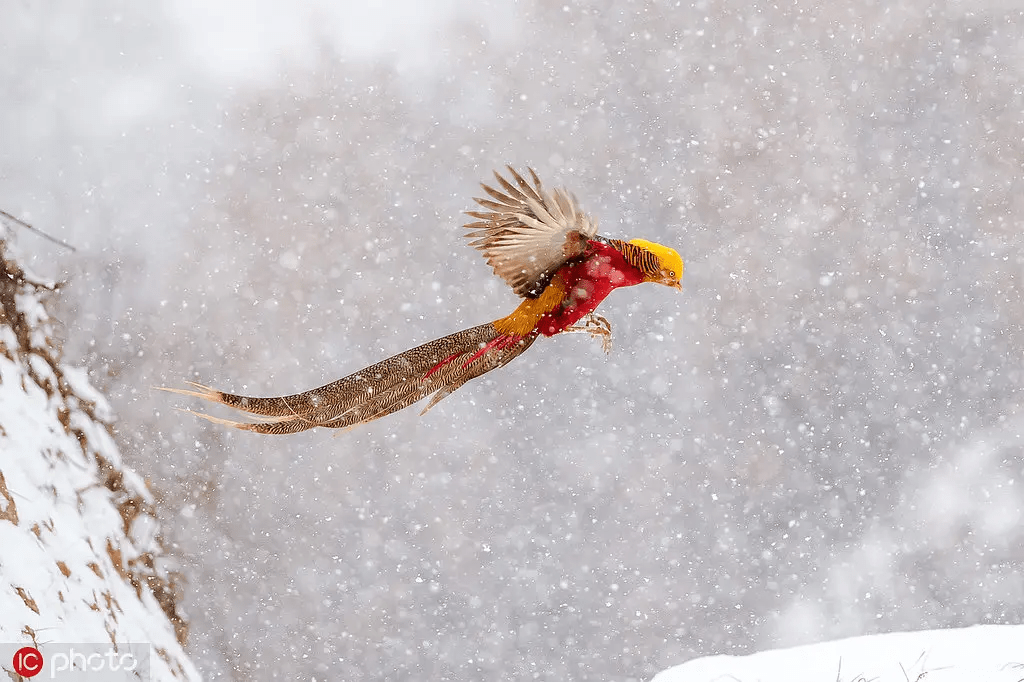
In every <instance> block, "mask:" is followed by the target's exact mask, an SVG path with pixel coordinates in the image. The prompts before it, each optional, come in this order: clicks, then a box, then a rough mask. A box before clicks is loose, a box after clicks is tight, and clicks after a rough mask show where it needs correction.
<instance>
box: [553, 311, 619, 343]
mask: <svg viewBox="0 0 1024 682" xmlns="http://www.w3.org/2000/svg"><path fill="white" fill-rule="evenodd" d="M581 322H582V323H581V324H574V325H573V326H571V327H566V328H565V330H564V331H567V332H586V333H587V334H590V335H591V336H593V337H595V338H599V339H601V350H603V351H604V352H605V353H610V352H611V350H612V324H611V322H609V321H608V320H606V319H605V318H604V317H602V316H600V315H598V314H597V313H590V314H589V315H587V316H586V317H584V318H583V319H582V321H581Z"/></svg>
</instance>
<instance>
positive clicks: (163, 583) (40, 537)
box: [0, 234, 199, 682]
mask: <svg viewBox="0 0 1024 682" xmlns="http://www.w3.org/2000/svg"><path fill="white" fill-rule="evenodd" d="M0 237H2V234H0ZM54 289H55V287H53V286H52V285H50V284H47V283H44V282H40V281H37V280H36V279H35V278H33V277H31V276H30V275H28V274H26V273H25V272H24V271H23V270H22V269H21V267H19V266H18V265H17V263H15V262H14V261H12V260H10V259H9V256H8V254H7V251H6V244H5V243H4V242H3V241H2V239H0V313H2V314H0V548H2V549H0V642H3V643H21V644H23V645H27V646H36V647H37V648H38V649H39V650H40V651H41V652H42V654H43V656H44V658H46V659H47V660H48V659H49V655H52V654H54V653H56V652H57V651H58V650H59V649H60V647H61V646H62V645H66V644H67V643H97V644H101V645H102V644H113V645H114V646H116V647H118V648H119V650H120V651H124V650H125V649H126V648H130V649H133V650H135V651H136V652H138V651H144V650H145V651H148V650H147V649H146V648H145V647H144V646H140V645H144V644H151V645H152V650H151V651H152V655H151V656H150V660H151V669H152V677H151V678H150V679H153V680H165V681H168V680H176V681H179V682H180V681H183V680H197V679H199V675H198V673H197V672H196V670H195V668H194V666H193V665H192V663H191V662H190V661H189V659H188V658H187V657H186V655H185V653H184V651H183V649H182V643H183V642H184V640H185V637H186V634H187V626H186V624H185V622H184V620H183V619H182V618H181V617H180V615H179V614H178V611H177V606H176V602H177V596H176V593H175V583H174V580H173V578H172V576H171V575H170V574H169V573H168V571H167V569H166V567H165V566H163V565H162V552H161V547H160V542H159V539H158V535H157V532H158V529H157V525H156V520H155V517H154V515H153V513H152V509H153V500H152V498H151V496H150V493H149V492H148V490H147V488H146V484H145V483H144V482H143V481H142V480H141V479H140V478H139V477H138V476H136V475H135V474H134V473H132V472H131V471H130V470H129V469H127V468H125V467H124V465H123V463H122V461H121V456H120V454H119V452H118V449H117V447H116V446H115V444H114V441H113V439H112V437H111V434H110V426H109V419H110V413H109V408H108V406H107V404H106V402H105V401H104V399H103V397H102V396H101V395H99V394H98V393H97V392H96V391H95V390H94V389H93V388H92V387H91V386H90V384H89V381H88V379H87V378H86V374H85V372H84V371H83V370H81V369H79V368H75V367H70V366H68V365H65V364H64V363H62V362H61V359H60V353H59V350H57V349H56V348H55V344H54V340H53V335H52V325H51V322H50V320H49V318H48V315H47V312H46V307H45V301H46V299H47V297H48V296H51V295H52V292H53V291H54ZM129 644H133V645H134V646H131V647H129ZM13 667H14V666H13V662H12V656H11V654H10V653H9V652H6V649H5V653H4V656H3V660H0V669H2V670H3V671H4V672H7V673H8V675H9V676H10V677H11V679H19V678H18V677H17V676H16V675H15V674H14V671H13ZM44 672H45V668H44ZM44 676H45V675H44ZM0 677H7V676H5V675H0ZM143 679H145V677H143Z"/></svg>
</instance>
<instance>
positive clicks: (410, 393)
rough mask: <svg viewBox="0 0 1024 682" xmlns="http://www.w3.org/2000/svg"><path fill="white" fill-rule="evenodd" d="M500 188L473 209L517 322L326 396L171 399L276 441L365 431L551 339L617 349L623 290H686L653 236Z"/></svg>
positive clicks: (537, 187) (552, 195)
mask: <svg viewBox="0 0 1024 682" xmlns="http://www.w3.org/2000/svg"><path fill="white" fill-rule="evenodd" d="M508 171H509V179H506V178H505V177H503V176H502V175H501V174H500V173H498V172H495V173H494V177H495V178H496V179H497V187H490V186H488V185H486V184H482V185H481V187H483V190H484V192H485V193H486V194H487V196H486V197H484V198H480V197H477V198H474V201H476V203H477V204H479V205H480V208H481V210H477V211H467V215H469V216H471V217H473V218H475V219H476V220H475V222H471V223H468V224H467V225H466V228H467V229H468V230H469V232H468V233H467V235H466V236H467V237H468V238H470V239H472V240H473V241H472V242H470V245H471V246H473V247H475V248H477V249H478V250H480V251H481V252H482V253H483V256H484V258H485V259H486V260H487V262H488V264H490V266H491V267H492V268H494V272H495V274H497V275H498V276H499V277H501V278H502V279H503V280H505V282H507V283H508V285H509V286H511V287H512V289H513V291H515V293H517V294H518V295H519V296H521V297H522V299H523V300H522V302H521V303H520V304H519V307H517V308H516V309H515V310H514V311H512V314H510V315H508V316H506V317H502V318H500V319H497V320H494V321H493V322H488V323H486V324H482V325H480V326H477V327H473V328H471V329H466V330H464V331H460V332H456V333H454V334H450V335H448V336H445V337H443V338H440V339H437V340H435V341H431V342H430V343H426V344H423V345H422V346H418V347H416V348H413V349H411V350H407V351H405V352H404V353H399V354H398V355H395V356H394V357H390V358H388V359H387V360H383V361H382V362H379V363H377V364H376V365H371V366H370V367H367V368H366V369H363V370H360V371H359V372H356V373H355V374H351V375H349V376H347V377H345V378H343V379H338V380H337V381H334V382H332V383H329V384H326V385H325V386H321V387H320V388H316V389H313V390H311V391H306V392H304V393H296V394H294V395H288V396H281V397H277V398H256V397H249V396H243V395H235V394H233V393H224V392H223V391H218V390H216V389H213V388H210V387H208V386H203V385H201V384H196V383H192V382H189V383H190V384H191V385H192V387H193V389H175V388H166V389H163V390H167V391H171V392H173V393H179V394H182V395H187V396H191V397H195V398H202V399H203V400H207V401H209V402H211V403H219V404H221V405H227V406H228V407H232V408H234V409H236V410H239V411H241V412H246V413H248V414H250V415H253V417H251V418H252V419H253V421H252V422H241V421H232V420H230V419H221V418H219V417H213V416H210V415H207V414H201V413H194V414H196V415H197V416H199V417H203V418H205V419H208V420H210V421H212V422H215V423H218V424H224V425H227V426H233V427H235V428H238V429H242V430H245V431H255V432H256V433H266V434H286V433H298V432H300V431H305V430H307V429H311V428H313V427H315V426H324V427H328V428H348V427H352V426H357V425H359V424H365V423H367V422H370V421H373V420H375V419H379V418H381V417H384V416H386V415H389V414H391V413H393V412H397V411H398V410H401V409H403V408H405V407H408V406H409V405H412V404H413V403H415V402H417V401H419V400H421V399H423V398H425V397H427V396H432V397H431V399H430V401H429V402H428V403H427V406H426V408H425V409H424V410H423V413H426V412H427V410H429V409H430V408H432V407H433V406H434V405H436V404H437V403H438V402H439V401H441V400H442V399H444V398H445V397H447V396H448V395H450V394H451V393H452V392H453V391H455V390H457V389H458V388H460V387H461V386H462V385H463V384H465V383H466V382H467V381H469V380H470V379H475V378H476V377H478V376H480V375H482V374H485V373H487V372H490V371H491V370H493V369H497V368H498V367H503V366H505V365H507V364H508V363H509V362H511V361H512V360H513V359H515V358H516V357H518V356H519V355H521V354H523V353H524V352H525V351H526V349H527V348H529V347H530V346H532V345H533V343H534V341H536V340H537V339H538V338H539V337H541V336H554V335H556V334H561V333H565V332H586V333H588V334H591V335H592V336H595V337H598V338H600V339H601V341H602V345H603V347H604V349H605V351H606V352H607V351H608V349H609V348H610V340H611V325H610V324H609V323H608V321H607V320H606V319H604V318H603V317H601V316H600V315H597V314H596V313H594V309H595V308H597V306H598V304H599V303H601V301H603V300H604V299H605V297H606V296H608V294H609V293H611V291H612V290H613V289H617V288H619V287H626V286H632V285H634V284H640V283H642V282H653V283H655V284H663V285H665V286H669V287H672V288H674V289H681V284H680V281H681V278H682V275H683V260H682V258H680V256H679V254H678V253H677V252H676V251H675V250H674V249H670V248H668V247H666V246H662V245H660V244H655V243H653V242H649V241H646V240H643V239H631V240H629V241H622V240H619V239H609V238H606V237H602V236H599V235H598V234H597V221H596V220H595V219H594V218H593V217H591V216H590V215H588V214H587V213H585V212H584V211H583V210H582V209H581V208H580V205H579V203H578V202H577V200H576V197H575V196H573V195H572V194H570V193H569V192H567V191H566V190H564V189H555V190H554V191H547V190H546V189H544V187H543V186H542V185H541V182H540V179H539V178H538V177H537V174H536V173H535V172H534V171H533V169H532V168H531V169H529V180H527V179H526V178H524V177H523V176H522V175H521V174H520V173H518V172H516V170H515V169H514V168H512V167H511V166H509V167H508Z"/></svg>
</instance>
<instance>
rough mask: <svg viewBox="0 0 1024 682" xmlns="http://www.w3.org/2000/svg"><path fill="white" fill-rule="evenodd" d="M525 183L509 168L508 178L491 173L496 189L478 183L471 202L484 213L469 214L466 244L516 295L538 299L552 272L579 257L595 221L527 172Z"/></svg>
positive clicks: (566, 195) (567, 197)
mask: <svg viewBox="0 0 1024 682" xmlns="http://www.w3.org/2000/svg"><path fill="white" fill-rule="evenodd" d="M528 171H529V176H530V179H529V180H527V179H526V178H524V177H523V176H522V175H521V174H520V173H519V172H517V171H516V170H515V169H514V168H512V166H508V172H509V175H510V177H511V180H509V179H507V178H505V177H503V176H502V175H501V174H500V173H498V172H497V171H495V173H494V177H495V178H496V179H497V182H498V185H499V187H500V189H496V188H494V187H491V186H488V185H481V187H483V190H484V192H485V193H486V194H487V197H489V198H486V197H477V198H475V199H474V201H476V203H477V204H479V205H480V206H481V207H482V208H485V209H487V210H486V211H467V212H466V215H468V216H470V217H472V218H476V219H477V220H476V222H472V223H467V224H466V228H467V229H468V230H469V232H468V233H467V234H466V236H467V237H468V238H469V239H470V240H471V241H470V246H472V247H473V248H475V249H478V250H479V251H481V252H482V253H483V255H484V258H485V259H486V260H487V262H488V264H490V266H491V267H492V268H494V272H495V274H496V275H498V276H499V277H501V278H502V279H503V280H505V281H506V282H507V283H508V285H509V286H511V287H512V289H513V290H514V291H515V292H516V293H517V294H519V295H520V296H523V297H526V298H536V297H537V296H539V295H540V293H541V292H542V291H543V290H544V287H545V286H547V283H548V282H549V281H550V280H551V277H552V276H553V275H554V273H555V271H556V270H558V268H560V267H561V266H562V265H564V264H565V263H566V262H567V261H569V260H572V259H573V258H576V257H577V256H580V255H582V254H583V249H584V248H585V246H586V242H587V240H588V239H591V238H593V237H594V236H595V235H596V234H597V221H596V220H595V219H594V218H593V217H591V216H590V215H588V214H587V213H585V212H584V211H583V209H581V208H580V206H579V203H578V202H577V200H576V197H575V196H573V195H572V194H570V193H569V192H567V191H566V190H564V189H555V190H554V191H550V192H549V191H547V190H545V189H544V187H543V185H542V184H541V182H540V178H539V177H538V176H537V173H536V172H535V171H534V170H533V169H532V168H529V169H528Z"/></svg>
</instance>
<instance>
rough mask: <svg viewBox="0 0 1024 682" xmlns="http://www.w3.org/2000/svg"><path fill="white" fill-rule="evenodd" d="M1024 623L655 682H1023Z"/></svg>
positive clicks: (700, 662)
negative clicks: (1021, 681)
mask: <svg viewBox="0 0 1024 682" xmlns="http://www.w3.org/2000/svg"><path fill="white" fill-rule="evenodd" d="M1021 679H1024V625H980V626H977V627H972V628H965V629H960V630H928V631H923V632H898V633H892V634H886V635H873V636H870V637H853V638H851V639H841V640H837V641H834V642H824V643H822V644H812V645H809V646H799V647H794V648H792V649H778V650H776V651H762V652H760V653H757V654H752V655H750V656H711V657H708V658H698V659H696V660H693V661H690V662H688V663H684V664H683V665H680V666H676V667H674V668H670V669H669V670H666V671H665V672H663V673H661V674H660V675H657V676H656V677H655V678H654V682H867V681H868V680H870V681H871V682H918V681H920V682H925V681H927V682H1020V680H1021Z"/></svg>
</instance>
